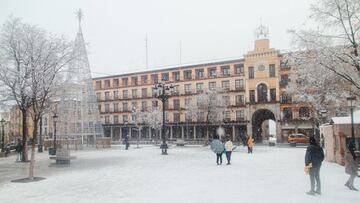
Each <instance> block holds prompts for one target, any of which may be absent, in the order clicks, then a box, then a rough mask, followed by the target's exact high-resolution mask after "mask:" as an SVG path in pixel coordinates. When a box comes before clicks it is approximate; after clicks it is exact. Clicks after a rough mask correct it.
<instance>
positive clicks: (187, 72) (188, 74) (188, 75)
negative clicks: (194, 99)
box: [184, 70, 192, 80]
mask: <svg viewBox="0 0 360 203" xmlns="http://www.w3.org/2000/svg"><path fill="white" fill-rule="evenodd" d="M184 79H185V80H191V79H192V77H191V70H185V71H184Z"/></svg>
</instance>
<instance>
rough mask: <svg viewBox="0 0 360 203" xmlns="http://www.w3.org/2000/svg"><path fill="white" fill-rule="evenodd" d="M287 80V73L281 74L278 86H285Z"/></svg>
mask: <svg viewBox="0 0 360 203" xmlns="http://www.w3.org/2000/svg"><path fill="white" fill-rule="evenodd" d="M289 81H290V80H289V75H281V79H280V86H286V85H287V84H288V83H289Z"/></svg>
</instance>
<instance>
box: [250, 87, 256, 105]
mask: <svg viewBox="0 0 360 203" xmlns="http://www.w3.org/2000/svg"><path fill="white" fill-rule="evenodd" d="M249 98H250V102H252V103H254V102H255V90H250V91H249Z"/></svg>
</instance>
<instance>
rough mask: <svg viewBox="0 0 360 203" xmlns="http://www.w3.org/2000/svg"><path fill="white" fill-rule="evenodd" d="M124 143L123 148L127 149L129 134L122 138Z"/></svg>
mask: <svg viewBox="0 0 360 203" xmlns="http://www.w3.org/2000/svg"><path fill="white" fill-rule="evenodd" d="M124 144H125V150H128V149H129V146H130V144H129V136H128V135H125V138H124Z"/></svg>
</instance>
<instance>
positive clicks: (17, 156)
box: [15, 139, 23, 162]
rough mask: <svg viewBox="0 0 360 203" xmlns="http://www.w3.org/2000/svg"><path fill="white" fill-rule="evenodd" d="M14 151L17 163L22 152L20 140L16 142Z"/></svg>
mask: <svg viewBox="0 0 360 203" xmlns="http://www.w3.org/2000/svg"><path fill="white" fill-rule="evenodd" d="M15 151H16V162H19V161H21V156H22V151H23V146H22V143H21V140H20V139H19V140H18V143H17V145H16V148H15Z"/></svg>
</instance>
